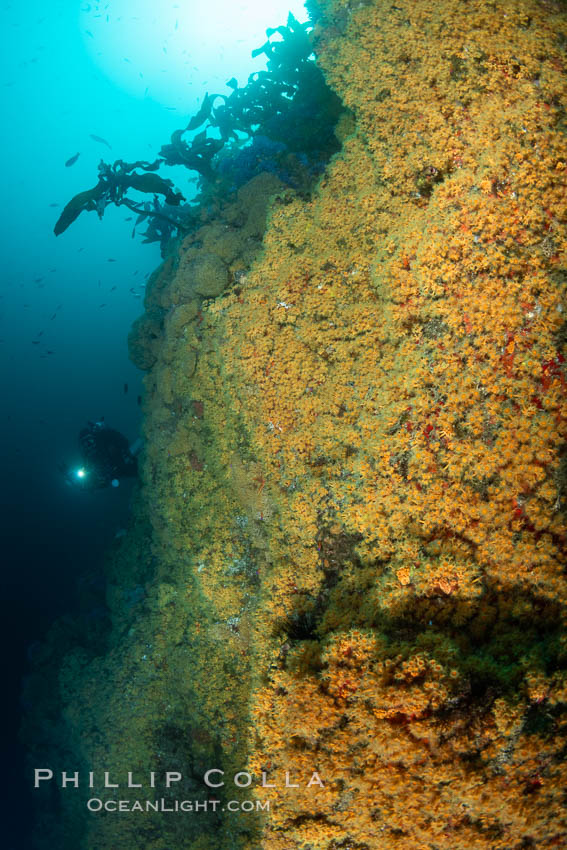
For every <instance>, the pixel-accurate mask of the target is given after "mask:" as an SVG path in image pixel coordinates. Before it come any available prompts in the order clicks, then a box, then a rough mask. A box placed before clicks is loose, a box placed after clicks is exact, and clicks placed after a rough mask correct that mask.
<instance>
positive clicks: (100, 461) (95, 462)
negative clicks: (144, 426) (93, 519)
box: [60, 418, 142, 490]
mask: <svg viewBox="0 0 567 850" xmlns="http://www.w3.org/2000/svg"><path fill="white" fill-rule="evenodd" d="M141 448H142V440H141V439H138V440H136V441H135V442H134V443H133V444H132V445H129V443H128V440H127V439H126V437H125V436H124V435H123V434H121V433H120V431H116V430H114V428H109V427H108V426H107V425H106V423H105V421H104V418H103V419H100V420H99V421H98V422H89V423H88V424H87V427H86V428H83V429H82V430H81V431H80V433H79V450H80V453H81V463H80V464H79V465H78V466H77V467H75V468H70V467H68V466H62V467H60V469H61V471H62V472H63V474H64V475H65V478H66V480H67V483H68V484H70V485H71V486H73V487H78V488H79V489H81V490H100V489H102V488H104V487H118V486H119V484H120V479H121V478H132V477H134V476H136V475H137V474H138V457H137V456H138V454H139V453H140V450H141Z"/></svg>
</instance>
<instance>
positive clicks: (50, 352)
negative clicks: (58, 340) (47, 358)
mask: <svg viewBox="0 0 567 850" xmlns="http://www.w3.org/2000/svg"><path fill="white" fill-rule="evenodd" d="M47 353H48V354H55V352H54V351H53V350H52V349H51V348H48V349H47Z"/></svg>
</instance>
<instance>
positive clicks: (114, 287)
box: [110, 286, 118, 292]
mask: <svg viewBox="0 0 567 850" xmlns="http://www.w3.org/2000/svg"><path fill="white" fill-rule="evenodd" d="M115 289H118V287H117V286H111V287H110V291H111V292H114V290H115Z"/></svg>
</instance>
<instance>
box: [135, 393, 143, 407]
mask: <svg viewBox="0 0 567 850" xmlns="http://www.w3.org/2000/svg"><path fill="white" fill-rule="evenodd" d="M136 401H137V402H138V405H140V404H141V403H142V396H141V395H139V396H138V398H137V399H136Z"/></svg>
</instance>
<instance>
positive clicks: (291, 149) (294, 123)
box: [54, 13, 343, 242]
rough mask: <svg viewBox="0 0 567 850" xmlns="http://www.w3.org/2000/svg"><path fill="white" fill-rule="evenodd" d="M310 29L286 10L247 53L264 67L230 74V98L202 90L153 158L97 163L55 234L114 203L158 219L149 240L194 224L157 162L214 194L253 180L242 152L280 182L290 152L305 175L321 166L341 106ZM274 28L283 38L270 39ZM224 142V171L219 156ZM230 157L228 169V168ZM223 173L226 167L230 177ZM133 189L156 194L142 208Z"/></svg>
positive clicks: (331, 148) (333, 143)
mask: <svg viewBox="0 0 567 850" xmlns="http://www.w3.org/2000/svg"><path fill="white" fill-rule="evenodd" d="M311 28H312V25H311V24H310V23H309V22H307V23H304V24H301V23H299V21H297V20H296V18H295V17H294V16H293V15H292V14H291V13H290V14H289V16H288V20H287V26H280V27H277V28H275V29H272V28H270V29H268V30H266V35H267V37H268V38H267V41H266V42H265V43H264V44H263V45H262V46H261V47H259V48H258V49H257V50H254V51H253V52H252V56H253V57H255V56H259V55H260V54H262V53H263V54H265V55H266V56H267V58H268V63H267V70H266V71H258V72H255V73H253V74H251V75H250V76H249V78H248V82H247V84H246V86H244V87H243V88H239V87H238V83H237V81H236V79H235V78H234V77H233V78H232V79H230V80H229V81H228V82H227V86H228V87H229V88H231V89H232V93H231V94H230V95H229V96H225V95H221V94H208V93H207V94H206V95H205V98H204V100H203V103H202V104H201V108H200V109H199V112H198V113H197V114H196V115H194V116H193V117H192V118H191V120H190V121H189V123H188V124H187V126H186V127H185V128H183V129H181V130H175V132H174V133H173V134H172V136H171V139H170V142H169V144H166V145H163V146H162V148H161V149H160V152H159V157H158V159H156V160H155V162H153V163H147V162H144V161H138V162H135V163H125V162H123V160H117V161H116V162H115V163H114V164H113V165H108V164H107V163H104V162H101V164H100V165H99V181H98V183H97V184H96V186H94V187H93V188H92V189H87V190H86V191H84V192H80V193H79V194H78V195H75V196H74V197H73V198H72V199H71V200H70V201H69V203H68V204H67V205H66V206H65V208H64V210H63V212H62V213H61V216H60V217H59V219H58V221H57V223H56V225H55V228H54V232H55V235H56V236H57V235H59V234H60V233H63V232H64V231H65V230H66V229H67V228H68V227H69V226H70V225H71V224H72V223H73V221H75V219H76V218H78V216H79V215H80V213H81V212H83V211H84V210H86V211H92V210H94V211H96V212H97V213H98V216H99V218H102V216H103V214H104V210H105V209H106V207H107V206H108V205H109V204H111V203H114V204H116V205H117V206H119V205H121V204H124V205H125V206H127V207H128V208H129V209H131V210H133V211H134V212H137V213H139V216H140V218H139V219H138V221H140V220H142V219H143V218H154V219H157V220H159V221H160V225H161V226H160V228H158V229H156V228H150V229H149V230H148V232H147V233H146V234H145V236H146V238H145V240H144V241H146V242H150V241H154V240H155V239H158V238H159V239H161V240H162V241H163V238H164V233H165V234H169V235H171V234H172V233H173V231H174V230H175V229H177V230H180V231H185V232H188V231H189V230H190V229H191V227H192V225H193V222H195V221H196V216H195V213H194V207H192V206H190V205H188V204H185V205H181V201H184V200H185V198H184V197H183V195H182V194H181V193H180V192H175V191H174V190H173V184H172V182H171V181H170V180H166V179H164V178H162V177H160V176H159V175H157V174H155V171H157V169H158V168H159V167H160V165H162V164H163V165H183V166H185V167H186V168H189V169H191V170H193V171H196V172H198V174H199V175H200V189H203V187H205V186H206V188H207V191H208V193H209V196H210V195H212V196H217V197H220V196H222V195H224V194H226V193H227V192H228V191H231V190H234V189H235V188H238V186H239V185H241V184H242V183H244V182H246V180H247V179H249V178H250V176H251V175H250V170H249V162H248V168H247V169H244V168H243V166H242V165H241V164H240V162H239V160H238V154H239V152H241V151H247V152H248V153H249V154H250V155H249V156H248V160H250V158H251V157H252V159H253V160H255V161H257V163H258V166H257V167H258V168H259V169H260V170H262V169H263V168H265V169H267V170H272V171H274V172H276V173H278V176H280V177H281V179H282V180H284V182H291V178H290V177H289V173H288V171H287V170H286V167H285V160H286V159H287V160H288V162H289V157H290V156H294V155H295V156H299V157H300V162H301V164H302V166H303V168H304V169H306V170H307V172H308V173H309V174H310V175H313V174H315V173H317V171H318V170H321V164H322V163H325V162H326V161H327V160H328V159H329V157H330V156H332V154H333V153H335V152H336V151H337V150H338V148H339V143H338V141H337V139H336V137H335V136H334V133H333V130H334V127H335V125H336V123H337V121H338V118H339V116H340V114H341V112H342V111H343V107H342V104H341V101H340V99H339V98H338V97H337V95H335V94H334V92H332V91H331V90H330V89H329V88H328V86H327V85H326V83H325V80H324V77H323V74H322V73H321V71H320V70H319V68H318V67H317V66H316V64H315V60H314V56H313V49H312V45H311V40H310V37H309V32H310V30H311ZM276 33H278V34H279V35H280V36H281V41H276V42H272V41H270V38H271V37H272V36H273V35H274V34H276ZM203 125H205V127H204V129H203V130H201V132H199V133H197V134H196V135H194V136H193V137H192V138H189V139H188V140H187V141H186V140H185V139H184V138H183V137H184V135H185V134H186V133H192V132H193V131H195V130H197V129H199V128H200V127H203ZM209 132H211V133H212V134H213V135H210V136H209V135H208V134H209ZM255 142H257V145H256V147H255ZM266 142H267V143H268V144H266ZM225 147H226V150H225V151H223V161H222V166H223V168H222V169H221V168H220V167H219V166H220V165H221V161H220V159H219V157H218V156H217V155H218V154H219V153H220V152H221V151H222V150H223V148H225ZM267 151H268V152H269V153H267ZM215 157H216V159H215ZM227 158H228V159H229V160H231V161H232V165H233V167H232V169H227ZM136 169H141V170H142V172H143V173H139V171H137V170H136ZM227 170H231V178H230V180H228V178H227V177H226V173H227ZM130 188H132V189H135V190H137V191H141V192H148V193H150V194H153V195H154V200H153V203H151V204H150V203H145V204H143V205H140V204H138V203H136V202H135V201H133V200H132V199H131V198H128V197H127V196H126V192H127V191H128V189H130ZM159 195H163V197H164V203H160V201H159V199H158V196H159ZM172 207H177V208H178V209H177V210H172Z"/></svg>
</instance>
